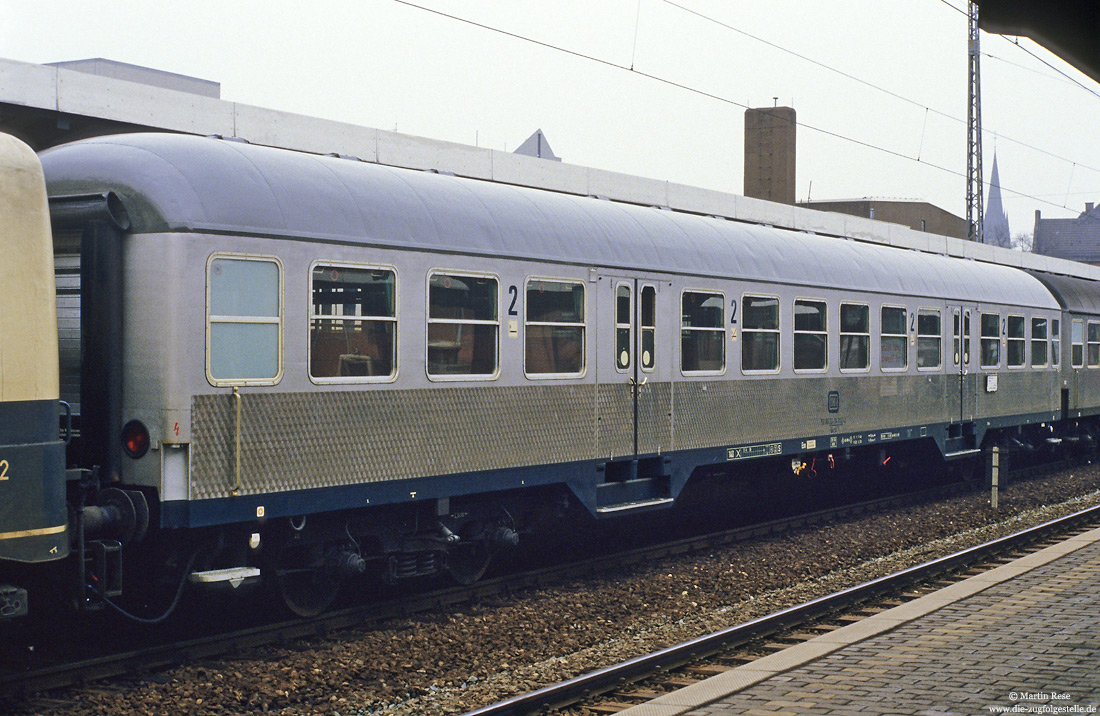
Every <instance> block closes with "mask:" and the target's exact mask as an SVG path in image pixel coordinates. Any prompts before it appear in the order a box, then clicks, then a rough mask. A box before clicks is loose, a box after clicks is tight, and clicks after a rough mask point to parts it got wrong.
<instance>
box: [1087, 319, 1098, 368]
mask: <svg viewBox="0 0 1100 716" xmlns="http://www.w3.org/2000/svg"><path fill="white" fill-rule="evenodd" d="M1087 346H1088V351H1087V353H1086V355H1088V359H1089V368H1100V323H1096V322H1095V321H1089V332H1088V343H1087Z"/></svg>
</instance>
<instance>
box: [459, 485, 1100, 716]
mask: <svg viewBox="0 0 1100 716" xmlns="http://www.w3.org/2000/svg"><path fill="white" fill-rule="evenodd" d="M1097 520H1100V505H1097V506H1095V507H1090V508H1088V509H1085V510H1081V511H1079V512H1075V513H1073V514H1070V515H1066V516H1064V517H1060V518H1058V519H1054V520H1050V521H1048V522H1044V523H1043V524H1041V525H1036V526H1034V527H1029V528H1027V529H1024V530H1020V531H1019V532H1015V533H1013V534H1010V535H1006V536H1005V537H1001V538H998V539H995V540H990V541H989V542H985V543H983V544H980V545H976V546H974V547H970V548H967V549H965V550H962V551H960V552H956V553H955V554H950V555H947V556H945V557H940V558H938V559H935V560H932V561H930V562H926V563H924V564H919V565H915V566H913V567H909V568H907V569H904V570H901V571H899V572H895V573H893V574H889V575H886V576H884V577H879V578H877V579H874V580H871V581H869V582H865V583H864V584H860V585H857V586H855V587H850V588H848V589H844V590H841V591H839V592H836V593H834V594H830V595H826V596H823V597H818V598H817V599H814V600H811V601H809V602H806V603H804V604H800V605H796V606H793V607H789V608H787V609H783V610H781V611H778V612H776V613H774V614H770V615H768V616H764V617H761V618H759V619H754V620H752V621H749V622H745V623H744V624H739V625H736V626H732V627H728V628H726V629H722V630H720V631H717V632H714V633H712V634H707V635H705V636H701V637H698V638H696V639H691V640H689V641H686V642H683V643H681V644H676V645H674V646H670V647H667V648H665V649H661V650H660V651H656V652H654V653H652V654H647V655H645V656H639V657H635V658H633V659H630V660H628V661H624V662H622V663H620V664H616V665H614V666H609V667H606V668H603V669H597V670H596V671H591V672H588V673H586V674H582V675H580V676H577V677H574V678H572V679H569V680H567V681H563V682H561V683H558V684H552V685H550V686H545V687H543V688H541V689H537V690H535V691H530V692H528V693H525V694H521V695H518V696H515V697H513V698H510V699H506V700H504V701H500V702H498V703H495V704H490V705H488V706H484V707H482V708H479V709H475V710H473V711H468V712H466V713H465V714H463V716H528V715H529V714H536V713H544V712H547V711H550V710H552V709H557V708H562V707H564V706H569V705H572V704H575V703H577V702H579V701H581V700H583V699H586V698H589V697H592V696H597V695H599V694H601V693H605V692H607V691H611V690H612V689H615V688H617V687H620V686H621V685H623V684H624V683H630V682H634V681H638V680H640V679H642V678H645V677H647V676H650V675H653V674H656V673H658V672H660V671H663V670H666V669H671V668H676V667H680V666H683V665H685V664H688V663H691V662H692V661H695V660H698V659H701V658H704V657H707V656H710V655H712V654H715V653H717V652H719V651H722V650H723V649H728V648H731V647H735V646H739V645H743V644H747V643H749V642H751V641H753V640H755V639H759V638H761V637H766V636H771V635H773V634H776V633H778V632H781V631H784V630H786V629H789V628H790V627H792V626H795V625H798V624H803V623H805V622H807V621H812V620H814V619H820V618H821V617H824V616H826V615H828V614H833V613H836V612H838V611H841V610H842V609H845V608H848V607H851V606H852V605H854V604H858V603H861V602H864V601H867V600H868V599H873V598H875V597H880V596H882V595H884V594H888V593H891V592H895V591H897V590H898V589H900V588H903V587H906V586H909V585H911V584H914V583H916V582H921V581H926V580H928V579H929V578H931V577H934V576H937V575H940V574H943V573H946V572H950V571H952V570H954V569H956V568H958V567H960V566H964V565H967V564H971V563H973V562H976V561H980V560H983V559H988V558H989V557H991V556H992V555H994V554H997V553H1000V552H1004V551H1006V550H1009V549H1011V548H1015V547H1019V546H1021V545H1024V544H1028V543H1030V542H1034V541H1036V540H1038V539H1041V538H1043V537H1046V536H1048V535H1050V534H1054V533H1059V532H1063V531H1065V530H1067V529H1069V528H1071V527H1073V526H1076V525H1079V524H1082V523H1088V522H1093V521H1097Z"/></svg>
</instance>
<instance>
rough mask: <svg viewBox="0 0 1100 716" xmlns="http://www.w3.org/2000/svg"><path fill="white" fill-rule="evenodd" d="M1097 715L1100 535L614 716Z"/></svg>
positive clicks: (1091, 534) (1087, 535)
mask: <svg viewBox="0 0 1100 716" xmlns="http://www.w3.org/2000/svg"><path fill="white" fill-rule="evenodd" d="M1098 711H1100V529H1095V530H1092V531H1090V532H1086V533H1084V534H1082V535H1079V536H1077V537H1072V538H1069V539H1067V540H1065V541H1064V542H1061V543H1059V544H1056V545H1053V546H1051V547H1048V548H1046V549H1043V550H1041V551H1039V552H1035V553H1033V554H1030V555H1027V556H1026V557H1022V558H1021V559H1018V560H1016V561H1014V562H1011V563H1009V564H1005V565H1003V566H1000V567H997V568H995V569H993V570H991V571H989V572H986V573H984V574H980V575H977V576H975V577H971V578H969V579H966V580H964V581H962V582H958V583H956V584H953V585H951V586H949V587H946V588H944V589H942V590H940V591H937V592H934V593H932V594H928V595H926V596H924V597H920V598H918V599H915V600H913V601H911V602H908V603H906V604H903V605H901V606H898V607H895V608H893V609H890V610H887V611H884V612H882V613H880V614H876V615H874V616H871V617H868V618H867V619H864V620H862V621H859V622H856V623H854V624H851V625H849V626H845V627H842V628H840V629H837V630H835V631H833V632H831V633H828V634H823V635H821V636H818V637H815V638H814V639H811V640H809V641H807V642H804V643H802V644H798V645H796V646H792V647H791V648H789V649H785V650H783V651H780V652H776V653H774V654H771V655H769V656H766V657H764V658H762V659H759V660H757V661H754V662H752V663H750V664H746V665H744V666H741V667H738V668H735V669H731V670H730V671H728V672H726V673H723V674H721V675H719V676H715V677H713V678H710V679H707V680H705V681H701V682H699V683H697V684H694V685H692V686H690V687H687V688H685V689H681V690H679V691H676V692H673V693H670V694H666V695H664V696H662V697H660V698H658V699H655V700H653V701H650V702H648V703H645V704H640V705H638V706H634V707H632V708H630V709H627V710H626V711H623V712H621V716H680V715H688V716H734V715H735V714H736V715H737V716H826V715H827V716H868V715H869V714H874V715H875V716H893V715H895V714H898V715H900V714H907V715H913V716H956V715H958V716H963V715H965V716H972V715H973V714H997V713H1004V714H1091V713H1097V712H1098Z"/></svg>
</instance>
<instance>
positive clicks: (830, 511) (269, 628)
mask: <svg viewBox="0 0 1100 716" xmlns="http://www.w3.org/2000/svg"><path fill="white" fill-rule="evenodd" d="M969 489H971V486H969V485H967V484H961V483H952V484H948V485H941V486H937V487H933V488H928V489H924V490H918V491H915V492H910V493H905V494H901V495H891V496H888V497H880V498H876V499H874V500H868V501H866V502H858V503H854V504H849V505H841V506H837V507H830V508H826V509H824V510H818V511H816V512H811V513H805V514H799V515H792V516H790V517H784V518H780V519H776V520H770V521H768V522H761V523H757V524H751V525H743V526H740V527H735V528H732V529H728V530H722V531H718V532H713V533H709V534H703V535H696V536H691V537H684V538H680V539H677V540H673V541H671V542H662V543H660V544H657V545H648V546H643V547H637V548H633V549H629V550H624V551H620V552H616V553H613V554H606V555H599V556H596V557H590V558H587V559H583V560H579V561H575V562H568V563H565V564H554V565H550V566H547V567H542V568H539V569H535V570H529V571H525V572H520V573H512V574H506V575H502V576H499V577H494V578H491V579H486V580H482V581H479V582H477V583H475V584H473V585H469V586H454V587H446V588H443V589H438V590H433V591H430V592H423V593H418V594H403V595H401V596H399V597H396V598H394V599H388V600H384V601H374V602H370V603H367V604H360V605H355V606H351V607H346V608H343V609H338V610H333V611H331V612H326V613H324V614H321V615H318V616H316V617H310V618H296V619H293V620H291V621H282V622H276V623H271V624H263V625H256V626H252V627H248V628H245V629H241V630H238V631H235V632H232V633H228V634H212V635H205V636H200V637H195V638H192V639H189V640H187V641H185V642H176V643H171V644H161V645H155V646H150V647H145V648H142V649H138V650H134V651H130V652H124V653H115V654H104V655H102V656H96V657H91V658H85V659H82V660H80V661H76V662H68V663H58V664H52V665H46V666H39V667H37V668H34V669H29V670H12V669H9V668H4V667H0V690H3V691H7V692H9V693H24V694H25V693H30V692H35V691H44V690H48V689H56V688H62V687H66V686H71V685H74V684H81V683H88V682H92V681H97V680H103V679H108V678H112V677H117V676H123V675H126V674H132V673H135V672H144V673H148V672H151V671H155V670H158V669H165V668H170V667H172V666H175V665H178V664H183V663H187V662H189V661H193V660H195V659H200V658H212V657H216V656H219V655H221V654H225V653H228V652H230V651H233V650H235V649H239V648H243V647H257V646H264V645H268V644H274V643H281V642H285V641H291V640H294V639H301V638H308V637H311V636H316V635H317V634H320V633H331V632H335V631H339V630H342V629H348V628H353V627H357V626H364V625H370V624H377V623H380V622H382V621H385V620H386V619H394V618H399V617H404V616H408V615H410V614H416V613H421V612H426V611H429V610H431V609H439V608H442V607H445V606H448V605H452V604H462V603H465V602H469V601H471V600H474V599H480V598H485V597H489V596H493V595H497V594H502V593H506V592H511V591H515V590H518V589H525V588H532V587H535V588H537V587H542V586H545V585H547V584H553V583H556V582H559V581H562V580H564V579H567V578H569V577H574V576H577V575H583V574H592V573H597V572H599V571H600V570H603V569H609V568H614V567H623V566H629V565H633V564H639V563H644V562H646V561H649V560H653V559H658V558H663V557H669V556H673V555H677V554H688V553H692V552H697V551H702V550H705V549H710V548H713V547H716V546H721V545H727V544H733V543H737V542H741V541H745V540H749V539H752V538H756V537H765V536H769V535H778V534H783V533H785V532H789V531H792V530H794V529H798V528H804V527H808V526H811V525H818V524H824V523H827V522H829V521H832V520H837V519H843V518H846V517H851V516H855V515H860V514H867V513H871V512H874V511H878V510H885V509H892V508H900V507H904V506H906V505H911V504H918V503H920V502H923V501H930V500H935V499H942V498H946V497H951V496H955V495H958V494H960V493H963V492H967V491H968V490H969ZM517 713H518V712H517Z"/></svg>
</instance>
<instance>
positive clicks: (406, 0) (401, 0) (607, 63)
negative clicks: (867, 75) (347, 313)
mask: <svg viewBox="0 0 1100 716" xmlns="http://www.w3.org/2000/svg"><path fill="white" fill-rule="evenodd" d="M393 1H394V2H395V3H397V4H399V5H404V6H406V7H409V8H413V9H415V10H420V11H422V12H427V13H430V14H432V15H436V16H439V17H442V18H446V19H448V20H452V21H454V22H459V23H462V24H465V25H469V26H471V27H475V28H478V29H481V30H485V31H487V32H492V33H495V34H498V35H502V36H505V37H509V38H512V39H514V40H518V41H520V42H526V43H529V44H532V45H535V46H538V47H542V48H544V49H548V50H552V51H554V52H559V53H562V54H565V55H568V56H571V57H574V58H577V59H580V60H584V61H587V62H593V63H595V64H599V65H603V66H604V67H608V68H611V69H616V70H621V71H623V72H629V73H631V74H634V75H637V76H639V77H643V78H645V79H648V80H651V81H654V82H658V83H660V84H663V85H666V86H668V87H673V88H676V89H679V90H682V91H685V92H689V93H691V94H694V95H697V96H699V97H703V98H706V99H711V100H714V101H716V102H720V103H723V104H728V105H731V106H735V107H739V108H741V109H751V106H750V105H748V104H745V103H742V102H738V101H736V100H733V99H730V98H728V97H723V96H721V95H718V94H715V93H713V92H708V91H706V90H702V89H699V88H697V87H692V86H690V85H687V84H684V83H682V82H677V81H675V80H671V79H668V78H666V77H661V76H660V75H655V74H652V73H649V72H645V71H643V70H639V69H637V68H636V67H632V66H627V65H624V64H621V63H619V62H614V61H612V60H608V59H605V58H602V57H598V56H596V55H590V54H587V53H584V52H580V51H578V50H572V49H569V48H567V47H562V46H560V45H555V44H553V43H550V42H546V41H544V40H539V39H537V38H533V37H529V36H527V35H522V34H520V33H517V32H512V31H510V30H505V29H503V28H499V27H494V26H493V25H489V24H486V23H483V22H478V21H477V20H471V19H469V18H465V17H462V16H461V15H455V14H453V13H449V12H445V11H443V10H439V9H436V8H432V7H427V6H425V5H420V4H418V3H415V2H412V1H411V0H393ZM661 1H662V2H665V3H667V4H669V5H672V6H674V7H677V8H681V9H685V10H686V11H687V12H690V13H692V14H696V15H699V16H700V17H702V18H705V19H710V18H708V17H707V16H705V15H702V14H700V13H697V12H695V11H693V10H689V9H686V8H683V6H681V5H679V4H678V3H676V2H673V0H661ZM940 2H943V3H944V4H945V5H947V6H948V7H952V8H953V9H956V10H957V8H954V6H952V5H951V4H950V3H948V2H946V0H940ZM713 21H714V22H716V23H718V24H720V25H723V26H727V27H730V28H731V29H734V30H736V31H737V32H742V31H740V30H737V29H736V28H733V27H732V26H728V25H726V23H722V22H720V21H717V20H713ZM743 34H746V35H747V34H748V33H743ZM761 41H762V42H766V43H767V44H769V45H773V46H775V47H779V46H778V45H774V43H770V42H768V41H765V40H761ZM780 49H783V50H784V51H786V52H790V54H792V55H795V56H797V57H800V58H803V59H806V60H807V61H809V62H814V63H815V64H820V65H821V66H822V67H825V68H827V69H829V70H831V71H834V72H837V73H838V74H841V75H844V76H846V77H850V78H851V79H853V80H854V81H856V82H859V83H861V84H865V85H867V86H869V87H872V88H874V89H878V90H880V91H882V92H886V93H887V94H890V95H891V96H895V97H897V98H898V99H900V100H902V101H905V102H907V103H909V104H913V105H916V106H918V107H921V108H923V109H926V110H928V111H930V112H933V113H936V114H939V115H942V116H944V117H946V118H948V119H953V120H957V118H955V117H952V116H951V115H948V114H946V113H943V112H940V111H939V110H936V109H933V108H930V107H927V106H926V105H923V104H921V103H919V102H917V101H915V100H912V99H909V98H907V97H904V96H902V95H898V94H897V93H895V92H892V91H890V90H886V89H884V88H881V87H878V86H877V85H874V84H873V83H870V82H866V81H865V80H862V79H859V78H857V77H855V76H853V75H849V74H847V73H844V72H842V71H840V70H835V69H834V68H831V67H828V66H827V65H824V64H821V63H818V62H817V61H816V60H812V59H809V58H804V57H803V56H802V55H799V54H798V53H794V52H791V51H789V50H786V49H785V48H781V47H780ZM958 121H965V120H958ZM798 126H799V127H800V128H802V129H806V130H809V131H812V132H816V133H818V134H821V135H824V136H827V137H831V138H833V139H837V140H840V141H844V142H848V143H850V144H854V145H856V146H860V147H864V148H866V149H870V150H873V151H877V152H881V153H883V154H887V155H889V156H892V157H896V158H899V159H904V160H908V161H913V162H916V163H918V164H921V165H923V166H926V167H930V168H932V169H936V170H938V171H941V172H944V173H946V174H950V175H952V176H955V177H959V178H966V176H967V175H966V172H965V171H960V170H957V169H952V168H950V167H947V166H944V165H942V164H937V163H935V162H930V161H927V160H925V159H921V158H920V157H919V156H911V155H908V154H905V153H904V152H901V151H898V150H895V149H890V148H888V147H884V146H881V145H877V144H874V143H872V142H868V141H865V140H862V139H857V138H855V137H850V136H848V135H845V134H841V133H840V132H836V131H833V130H829V129H825V128H823V127H818V126H816V125H813V124H808V123H805V122H799V123H798ZM999 136H1001V137H1002V138H1004V139H1006V140H1008V141H1012V142H1016V143H1018V144H1021V145H1023V146H1028V145H1026V144H1023V143H1022V142H1017V140H1014V139H1012V138H1011V137H1007V136H1005V135H1003V134H1002V135H999ZM1029 148H1032V149H1034V150H1035V151H1038V152H1041V153H1043V154H1047V155H1048V156H1050V157H1052V158H1054V159H1058V160H1060V161H1064V162H1066V163H1070V164H1073V166H1074V167H1081V168H1082V169H1088V170H1091V171H1094V172H1097V173H1100V169H1098V168H1095V167H1091V166H1088V165H1085V164H1081V163H1080V162H1075V161H1074V160H1070V159H1066V158H1064V157H1059V156H1057V155H1055V154H1052V153H1050V152H1046V151H1045V150H1042V149H1038V148H1034V147H1029ZM1000 188H1001V191H1003V192H1008V193H1010V194H1014V195H1016V196H1018V197H1023V198H1028V199H1031V200H1033V201H1036V202H1039V203H1042V204H1046V205H1049V206H1052V207H1056V208H1059V209H1067V210H1068V208H1069V207H1068V206H1066V205H1065V204H1059V203H1057V202H1054V201H1048V200H1046V199H1043V198H1041V197H1039V196H1035V195H1032V194H1028V193H1027V192H1022V191H1017V190H1015V189H1012V188H1011V187H1006V186H1004V185H1001V187H1000Z"/></svg>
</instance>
